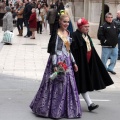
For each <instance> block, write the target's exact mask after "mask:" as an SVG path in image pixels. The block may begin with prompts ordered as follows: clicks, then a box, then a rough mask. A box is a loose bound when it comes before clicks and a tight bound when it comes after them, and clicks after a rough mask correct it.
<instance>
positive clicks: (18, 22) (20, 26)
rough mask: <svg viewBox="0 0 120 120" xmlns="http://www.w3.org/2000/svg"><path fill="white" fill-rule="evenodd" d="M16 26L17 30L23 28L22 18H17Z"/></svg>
mask: <svg viewBox="0 0 120 120" xmlns="http://www.w3.org/2000/svg"><path fill="white" fill-rule="evenodd" d="M17 28H18V30H23V18H18V19H17Z"/></svg>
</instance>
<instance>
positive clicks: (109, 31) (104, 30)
mask: <svg viewBox="0 0 120 120" xmlns="http://www.w3.org/2000/svg"><path fill="white" fill-rule="evenodd" d="M112 18H113V16H112V14H111V13H107V14H106V15H105V20H106V22H105V23H103V25H101V26H100V27H99V30H98V39H99V40H100V42H101V46H102V55H101V60H102V62H103V64H104V66H105V67H106V69H107V71H108V72H111V73H112V74H116V72H114V71H113V69H114V67H115V64H116V61H117V58H118V48H117V47H116V45H117V43H118V33H117V28H116V25H115V24H114V23H113V22H112V21H113V19H112ZM108 58H110V64H109V65H108V66H107V65H106V64H107V61H108Z"/></svg>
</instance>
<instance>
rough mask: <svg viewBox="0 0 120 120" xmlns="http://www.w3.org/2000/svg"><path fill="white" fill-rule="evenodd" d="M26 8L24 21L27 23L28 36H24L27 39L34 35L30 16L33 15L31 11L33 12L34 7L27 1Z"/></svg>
mask: <svg viewBox="0 0 120 120" xmlns="http://www.w3.org/2000/svg"><path fill="white" fill-rule="evenodd" d="M25 3H26V4H25V8H24V14H23V16H24V21H25V25H26V27H27V34H26V35H25V36H24V37H25V38H28V37H30V36H31V35H32V33H31V31H30V29H29V22H28V20H29V18H30V15H31V10H32V5H31V3H29V0H25Z"/></svg>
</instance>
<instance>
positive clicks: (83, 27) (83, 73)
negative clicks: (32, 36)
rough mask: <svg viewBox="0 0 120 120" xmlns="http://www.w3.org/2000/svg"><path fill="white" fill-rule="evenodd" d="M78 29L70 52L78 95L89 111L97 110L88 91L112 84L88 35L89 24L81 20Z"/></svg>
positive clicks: (74, 34) (73, 35)
mask: <svg viewBox="0 0 120 120" xmlns="http://www.w3.org/2000/svg"><path fill="white" fill-rule="evenodd" d="M77 26H78V29H77V30H76V31H75V32H73V34H72V38H73V42H72V44H71V51H72V54H73V56H74V59H75V61H76V64H77V66H78V72H76V73H75V79H76V85H77V88H78V93H81V94H82V96H83V98H84V99H85V101H86V103H87V105H88V109H89V111H92V110H94V109H96V108H98V105H96V104H94V103H93V102H92V101H91V99H90V97H89V94H88V91H94V90H101V89H104V88H106V86H109V85H111V84H113V81H112V79H111V78H110V76H109V74H108V72H107V71H106V69H105V67H104V65H103V63H102V61H101V60H100V58H99V56H98V54H97V52H96V50H95V48H94V46H93V43H92V40H91V38H90V36H89V35H88V31H89V23H88V21H87V20H86V19H84V18H81V19H79V20H78V22H77Z"/></svg>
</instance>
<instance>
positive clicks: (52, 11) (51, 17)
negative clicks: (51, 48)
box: [46, 5, 57, 35]
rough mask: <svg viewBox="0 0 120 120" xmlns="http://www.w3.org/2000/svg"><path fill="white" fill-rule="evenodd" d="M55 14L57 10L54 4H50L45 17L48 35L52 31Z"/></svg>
mask: <svg viewBox="0 0 120 120" xmlns="http://www.w3.org/2000/svg"><path fill="white" fill-rule="evenodd" d="M56 15H57V10H56V9H55V8H54V5H50V9H49V10H48V13H47V17H46V19H47V20H48V23H49V28H50V35H51V34H52V31H53V26H54V22H55V19H56Z"/></svg>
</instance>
